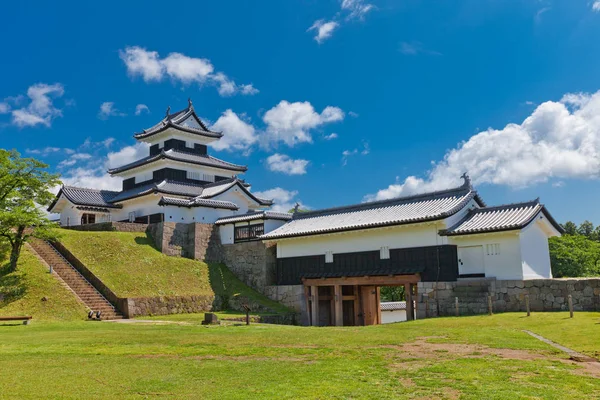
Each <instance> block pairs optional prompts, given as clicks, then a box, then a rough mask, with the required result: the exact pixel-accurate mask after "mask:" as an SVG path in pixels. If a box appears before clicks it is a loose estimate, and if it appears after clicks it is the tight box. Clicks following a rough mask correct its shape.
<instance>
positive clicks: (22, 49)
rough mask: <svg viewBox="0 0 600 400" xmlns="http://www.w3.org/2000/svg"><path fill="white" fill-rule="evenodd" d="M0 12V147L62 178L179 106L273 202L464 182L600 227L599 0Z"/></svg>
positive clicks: (102, 181)
mask: <svg viewBox="0 0 600 400" xmlns="http://www.w3.org/2000/svg"><path fill="white" fill-rule="evenodd" d="M3 11H4V12H3V14H4V15H5V16H10V18H5V20H4V21H3V24H2V25H1V26H0V35H1V37H3V38H5V39H6V40H5V41H4V42H3V51H2V63H0V73H1V76H2V77H3V78H2V79H1V80H0V138H1V140H2V147H4V148H16V149H18V150H19V151H20V152H22V153H23V154H26V155H31V156H34V157H37V158H40V159H42V160H45V161H47V162H48V163H49V164H50V165H51V167H52V168H53V169H55V170H57V171H59V172H61V174H63V176H64V181H65V182H66V183H69V184H77V185H80V186H88V187H106V188H108V187H110V186H111V185H112V186H115V183H114V182H113V181H111V180H110V179H109V178H108V177H107V176H106V174H105V173H104V171H105V170H106V167H107V166H108V165H112V164H115V163H120V162H126V161H130V160H131V159H132V158H135V157H137V156H139V155H140V154H142V153H143V151H144V149H141V148H140V147H139V146H135V141H134V139H133V138H132V134H133V133H134V132H137V131H140V130H141V129H144V128H147V127H149V126H151V125H153V124H154V123H156V122H157V121H158V120H160V119H161V118H162V117H163V116H164V113H165V110H166V107H167V106H169V105H170V106H171V108H172V110H178V109H181V108H184V107H185V106H186V105H187V98H188V97H191V98H192V100H193V102H194V106H195V108H196V110H197V112H198V113H199V114H200V115H201V117H203V118H204V119H206V120H207V121H208V122H209V123H210V124H212V125H213V126H214V127H215V128H219V129H222V130H224V131H225V134H226V135H228V140H227V142H225V143H224V144H223V145H221V146H219V147H218V148H217V149H213V150H212V154H214V155H215V156H217V157H219V158H222V159H225V160H227V161H231V162H235V163H239V164H245V165H248V167H249V172H248V173H247V174H246V175H245V178H246V179H247V180H248V181H249V182H250V183H252V185H253V190H254V191H256V192H263V193H264V192H266V193H268V194H270V195H272V196H274V197H275V199H276V200H277V201H279V202H280V203H282V204H283V206H284V207H286V206H288V205H291V204H293V203H294V202H295V201H300V202H301V203H302V204H305V205H307V206H310V207H311V208H321V207H329V206H335V205H343V204H351V203H356V202H360V201H364V200H366V199H375V198H387V197H391V196H397V195H403V194H410V193H414V192H418V191H423V190H433V189H440V188H444V187H448V186H453V185H456V184H458V183H460V179H459V176H460V175H461V174H462V172H464V171H469V173H470V174H471V176H472V178H473V180H474V182H475V183H476V185H477V188H478V189H479V191H480V193H481V194H482V196H483V197H484V199H485V200H486V201H487V202H488V203H489V204H500V203H507V202H515V201H522V200H529V199H533V198H535V197H538V196H539V197H541V199H542V202H543V203H545V204H546V205H547V206H548V208H549V209H550V211H551V212H552V213H553V214H554V216H555V217H556V218H557V219H558V220H559V221H565V220H568V219H572V220H574V221H576V222H581V221H583V220H584V219H590V220H592V221H593V222H594V223H595V224H600V210H599V209H598V208H597V207H596V203H597V200H596V198H597V197H598V195H599V194H600V190H599V186H598V175H599V171H600V92H599V91H600V74H599V73H598V71H600V44H599V43H598V38H599V37H600V2H598V1H596V0H592V1H588V0H583V1H556V0H543V1H542V0H518V1H517V0H514V1H511V0H502V1H500V0H462V1H452V0H448V1H435V2H434V1H391V0H371V1H367V0H362V1H360V0H345V1H338V0H331V1H316V0H311V1H308V0H306V1H294V0H286V1H275V0H273V1H261V2H251V3H250V2H241V1H219V2H189V3H188V4H185V5H184V4H183V3H181V5H180V4H179V3H178V5H177V6H176V7H175V6H174V5H172V4H166V3H164V2H160V3H159V2H109V1H106V2H102V3H89V2H73V3H71V4H67V3H61V5H60V6H57V5H52V4H48V3H47V2H36V1H32V2H27V3H23V2H11V3H10V4H7V5H4V7H3ZM142 105H144V106H145V107H146V108H145V107H144V106H142ZM138 106H139V107H138ZM136 108H137V109H138V112H137V113H136ZM136 114H138V115H136ZM510 124H512V125H510ZM334 134H335V135H334ZM116 186H118V184H117V185H116Z"/></svg>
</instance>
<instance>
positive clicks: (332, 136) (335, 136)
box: [324, 133, 338, 140]
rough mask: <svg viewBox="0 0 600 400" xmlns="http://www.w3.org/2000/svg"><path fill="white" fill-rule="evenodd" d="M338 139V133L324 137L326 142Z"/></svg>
mask: <svg viewBox="0 0 600 400" xmlns="http://www.w3.org/2000/svg"><path fill="white" fill-rule="evenodd" d="M337 138H338V134H337V133H330V134H329V135H326V136H324V139H325V140H333V139H337Z"/></svg>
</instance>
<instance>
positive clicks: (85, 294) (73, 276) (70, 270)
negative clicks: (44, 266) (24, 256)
mask: <svg viewBox="0 0 600 400" xmlns="http://www.w3.org/2000/svg"><path fill="white" fill-rule="evenodd" d="M29 244H30V245H31V247H33V249H34V250H35V252H36V253H37V254H38V255H39V256H40V257H41V258H43V259H44V261H46V263H48V265H50V266H51V267H52V269H54V271H55V272H56V273H57V274H58V276H59V277H60V278H61V279H62V280H63V282H64V283H66V284H67V285H68V287H69V288H70V289H71V290H72V291H73V293H75V295H76V296H77V297H79V299H80V300H81V301H83V303H84V304H85V305H86V306H87V307H88V308H89V309H90V310H91V311H93V312H94V314H96V312H98V311H100V312H101V314H100V319H103V320H107V319H122V318H123V315H122V314H121V313H120V312H119V311H118V310H116V309H115V308H114V307H113V305H112V304H111V303H110V302H109V301H108V300H106V299H105V298H104V296H102V294H100V292H98V290H96V288H94V286H92V285H91V284H90V283H89V282H88V281H87V280H86V279H85V278H84V277H83V275H81V274H80V273H79V271H77V269H75V267H73V266H72V265H71V263H69V262H68V261H67V260H66V259H65V258H64V257H63V256H62V255H61V254H60V253H59V252H58V250H56V249H55V248H54V246H52V245H51V244H50V243H48V242H46V241H42V240H37V239H35V240H31V241H30V243H29Z"/></svg>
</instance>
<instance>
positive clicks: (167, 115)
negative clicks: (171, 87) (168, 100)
mask: <svg viewBox="0 0 600 400" xmlns="http://www.w3.org/2000/svg"><path fill="white" fill-rule="evenodd" d="M170 113H171V106H168V107H167V112H166V113H165V117H167V118H168V117H169V114H170Z"/></svg>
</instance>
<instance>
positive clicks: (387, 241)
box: [277, 223, 441, 258]
mask: <svg viewBox="0 0 600 400" xmlns="http://www.w3.org/2000/svg"><path fill="white" fill-rule="evenodd" d="M440 228H441V226H440V224H435V223H429V224H411V225H400V226H393V227H388V228H373V229H368V230H361V231H351V232H343V233H334V234H329V235H315V236H306V237H299V238H293V239H283V240H280V241H278V242H277V257H279V258H285V257H301V256H309V255H319V254H325V253H326V252H327V251H332V252H333V253H334V254H336V253H353V252H359V251H369V250H379V249H380V248H381V247H382V246H388V247H389V248H390V249H399V248H406V247H422V246H435V245H438V244H441V243H440V241H441V238H440V236H439V235H438V234H437V232H438V230H439V229H440Z"/></svg>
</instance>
